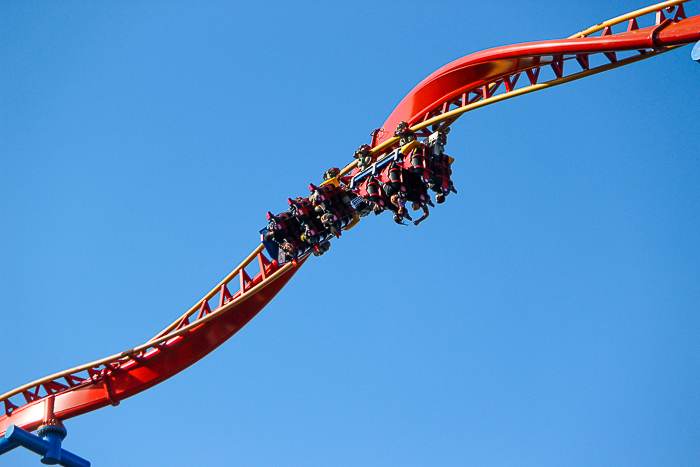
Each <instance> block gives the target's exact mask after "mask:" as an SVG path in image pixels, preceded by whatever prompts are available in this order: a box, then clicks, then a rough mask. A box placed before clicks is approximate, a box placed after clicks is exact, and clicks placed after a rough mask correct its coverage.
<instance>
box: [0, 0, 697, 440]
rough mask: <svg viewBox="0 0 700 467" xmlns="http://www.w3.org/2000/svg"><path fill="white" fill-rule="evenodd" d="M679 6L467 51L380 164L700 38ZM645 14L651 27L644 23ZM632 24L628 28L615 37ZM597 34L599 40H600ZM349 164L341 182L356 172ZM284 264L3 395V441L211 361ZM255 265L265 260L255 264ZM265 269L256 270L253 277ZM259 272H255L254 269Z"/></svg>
mask: <svg viewBox="0 0 700 467" xmlns="http://www.w3.org/2000/svg"><path fill="white" fill-rule="evenodd" d="M687 1H689V0H673V1H667V2H663V3H659V4H657V5H653V6H651V7H648V8H644V9H642V10H638V11H635V12H632V13H629V14H627V15H623V16H620V17H618V18H614V19H612V20H609V21H606V22H603V23H600V24H598V25H596V26H594V27H592V28H589V29H587V30H584V31H581V32H579V33H577V34H575V35H573V36H570V37H569V38H566V39H559V40H551V41H541V42H531V43H524V44H515V45H509V46H504V47H497V48H493V49H489V50H485V51H482V52H477V53H474V54H471V55H467V56H465V57H463V58H461V59H459V60H456V61H454V62H452V63H450V64H448V65H446V66H444V67H442V68H440V69H439V70H437V71H436V72H435V73H433V74H431V75H430V76H428V77H427V78H426V79H425V80H423V81H422V82H421V83H420V84H418V86H416V87H415V88H414V89H413V90H412V91H411V92H410V93H409V94H408V95H407V96H406V97H405V98H404V99H403V100H402V101H401V102H400V103H399V105H398V106H397V107H396V109H395V110H394V111H393V112H392V113H391V114H390V116H389V118H388V119H387V120H386V122H385V123H384V125H383V126H382V127H381V128H380V129H378V130H375V132H374V133H373V140H372V144H371V148H372V149H371V155H372V157H373V159H374V160H375V161H376V160H380V159H381V158H383V157H384V156H385V155H387V154H388V153H389V152H391V151H392V150H394V149H395V148H397V147H398V144H399V138H398V137H394V136H393V132H394V129H395V128H396V127H397V125H398V123H399V122H402V121H404V122H407V123H408V124H409V125H410V127H411V130H412V131H414V132H415V133H416V136H418V137H427V136H429V135H430V134H431V133H432V132H434V131H445V130H446V129H447V128H448V127H449V126H450V125H452V123H454V122H455V120H457V118H459V117H460V116H461V115H462V114H464V113H466V112H469V111H471V110H474V109H477V108H480V107H483V106H485V105H489V104H493V103H496V102H500V101H502V100H505V99H510V98H512V97H516V96H520V95H523V94H527V93H531V92H534V91H538V90H542V89H547V88H550V87H553V86H557V85H560V84H564V83H568V82H571V81H574V80H577V79H581V78H585V77H587V76H591V75H594V74H597V73H601V72H603V71H607V70H611V69H614V68H617V67H620V66H624V65H627V64H630V63H633V62H636V61H639V60H644V59H646V58H650V57H653V56H656V55H658V54H660V53H663V52H666V51H668V50H671V49H673V48H676V47H679V46H682V45H686V44H690V43H694V42H697V41H698V40H699V39H700V36H699V33H700V16H692V17H687V16H686V13H685V9H684V8H683V4H684V3H686V2H687ZM642 17H643V18H644V19H645V20H647V22H650V23H652V24H651V25H649V26H646V27H640V26H641V25H642V23H643V21H642ZM621 23H624V24H626V28H625V29H624V30H622V31H619V32H614V31H613V27H616V26H617V25H619V24H621ZM598 33H599V34H598ZM356 165H357V161H355V162H353V163H351V164H348V165H347V166H345V168H344V169H343V170H342V171H341V174H340V175H341V176H344V175H347V174H350V173H351V172H353V171H354V173H357V169H356ZM306 259H307V256H304V257H301V258H300V259H299V260H298V261H294V262H291V263H286V264H284V265H280V264H278V263H277V262H276V261H270V260H268V259H267V258H266V257H265V255H264V254H263V247H262V246H259V247H258V248H256V249H255V250H254V251H253V252H252V253H251V254H250V255H249V256H248V257H247V258H246V259H245V260H244V261H243V262H241V264H240V265H239V266H238V267H236V268H235V269H234V270H233V271H232V272H231V273H230V274H229V275H228V276H227V277H226V278H224V280H222V281H221V282H220V283H219V284H218V285H217V286H216V287H214V288H213V289H212V290H211V291H210V292H209V293H208V294H207V295H205V296H204V297H203V298H202V299H201V300H200V301H198V302H197V303H196V304H195V305H194V306H193V307H192V308H190V309H189V310H188V311H187V312H186V313H185V314H183V315H182V316H181V317H179V318H178V319H177V320H176V321H174V322H173V323H172V324H171V325H169V326H168V327H166V328H165V329H164V330H163V331H161V332H160V333H158V334H157V335H156V336H155V337H153V338H152V339H151V340H149V341H148V342H146V343H144V344H143V345H140V346H138V347H135V348H133V349H129V350H127V351H125V352H121V353H119V354H115V355H112V356H110V357H107V358H103V359H101V360H97V361H95V362H91V363H88V364H85V365H81V366H78V367H75V368H71V369H69V370H66V371H62V372H60V373H56V374H53V375H50V376H47V377H45V378H41V379H39V380H36V381H33V382H31V383H29V384H26V385H24V386H21V387H19V388H16V389H14V390H12V391H9V392H7V393H5V394H3V395H2V396H0V402H2V404H3V405H2V407H3V408H4V412H3V413H2V415H0V436H2V435H4V434H5V432H6V431H7V428H8V427H9V426H10V425H16V426H18V427H21V428H24V429H26V430H30V431H31V430H35V429H37V428H38V427H39V426H40V425H41V424H42V423H43V422H45V418H46V410H45V409H46V407H53V416H54V417H55V418H56V419H58V420H66V419H68V418H72V417H75V416H78V415H81V414H83V413H86V412H89V411H92V410H96V409H98V408H101V407H105V406H107V405H117V404H119V402H120V401H121V400H123V399H126V398H127V397H130V396H132V395H134V394H137V393H139V392H141V391H144V390H146V389H148V388H150V387H152V386H154V385H156V384H158V383H160V382H161V381H163V380H165V379H167V378H169V377H171V376H173V375H175V374H177V373H179V372H180V371H182V370H184V369H185V368H187V367H188V366H190V365H192V364H193V363H195V362H197V361H198V360H199V359H201V358H203V357H204V356H206V355H207V354H208V353H209V352H211V351H212V350H214V349H215V348H216V347H218V346H219V345H221V344H222V343H223V342H225V341H226V340H227V339H229V338H230V337H231V336H233V334H235V333H236V332H238V330H240V329H241V328H242V327H243V326H245V325H246V324H247V323H248V322H249V321H250V320H251V319H252V318H253V317H254V316H255V315H256V314H257V313H258V312H260V310H262V308H263V307H265V305H267V303H268V302H269V301H270V300H272V298H274V296H275V295H276V294H277V293H278V292H279V291H280V290H281V289H282V287H284V285H286V283H287V282H288V281H289V280H290V279H291V277H292V276H293V275H294V274H295V273H296V271H297V270H298V269H299V267H301V265H302V264H304V262H305V261H306ZM256 260H257V261H256ZM251 263H253V264H255V263H257V271H258V272H257V273H256V274H254V275H253V276H252V277H251V275H250V274H249V273H248V272H246V268H248V269H249V270H250V268H251V266H250V265H251ZM253 267H255V266H253Z"/></svg>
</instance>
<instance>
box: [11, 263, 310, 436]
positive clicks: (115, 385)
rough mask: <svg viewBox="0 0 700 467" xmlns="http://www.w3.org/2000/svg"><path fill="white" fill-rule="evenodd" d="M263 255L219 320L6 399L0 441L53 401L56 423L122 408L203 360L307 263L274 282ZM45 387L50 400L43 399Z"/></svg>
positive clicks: (31, 426)
mask: <svg viewBox="0 0 700 467" xmlns="http://www.w3.org/2000/svg"><path fill="white" fill-rule="evenodd" d="M260 256H262V253H261V254H259V255H258V258H259V262H260V264H261V265H263V269H262V270H261V272H259V273H258V274H257V275H256V276H255V277H254V278H253V279H250V278H249V277H248V275H247V274H246V273H245V272H242V273H241V274H240V275H239V277H240V278H241V280H245V281H246V283H245V284H244V285H245V293H244V294H243V293H242V290H243V289H241V290H239V291H238V292H237V293H236V294H234V295H233V296H231V294H230V293H229V294H227V293H226V292H227V291H226V292H224V293H222V294H220V299H221V302H222V303H224V302H226V301H227V300H228V301H230V300H234V301H236V302H237V303H235V304H232V306H231V308H230V309H228V310H226V311H225V312H223V313H221V315H220V316H217V317H216V318H214V319H212V320H211V321H208V322H206V323H203V324H202V325H201V326H196V327H194V328H193V329H191V330H189V331H188V332H186V333H185V334H184V335H182V336H177V337H173V338H172V339H170V340H168V341H166V342H165V343H163V344H160V345H155V346H154V347H155V348H154V349H151V350H149V351H147V352H145V353H143V354H137V355H130V356H129V357H128V358H125V359H122V360H119V361H118V362H115V363H114V364H108V365H106V366H105V367H104V368H102V369H101V370H99V371H95V370H93V371H89V372H88V373H89V374H90V377H89V378H86V379H83V378H79V377H77V376H74V375H70V376H67V377H65V380H66V382H67V384H65V385H64V384H60V383H58V382H56V381H53V382H50V383H46V384H42V385H39V386H37V387H35V388H33V389H32V390H27V391H23V393H22V394H23V395H24V397H25V399H26V402H27V403H26V404H24V405H20V406H18V405H15V404H13V403H12V402H10V401H9V400H5V401H4V402H5V414H4V415H2V416H0V436H2V435H4V433H5V432H6V430H7V428H8V427H9V426H10V425H17V426H19V427H21V428H23V429H25V430H28V431H33V430H35V429H37V428H38V427H39V426H40V425H41V424H42V422H43V421H44V419H45V415H44V414H45V410H47V407H46V404H47V403H48V401H49V399H51V398H53V401H52V402H53V405H54V407H53V413H54V414H55V418H57V419H59V420H66V419H68V418H72V417H76V416H78V415H81V414H84V413H86V412H90V411H93V410H96V409H99V408H102V407H105V406H107V405H118V404H119V402H120V401H122V400H124V399H126V398H127V397H131V396H133V395H135V394H138V393H139V392H142V391H145V390H146V389H148V388H150V387H152V386H154V385H156V384H158V383H160V382H162V381H164V380H166V379H168V378H170V377H172V376H174V375H175V374H177V373H179V372H180V371H182V370H184V369H185V368H187V367H189V366H190V365H192V364H193V363H195V362H197V361H199V360H200V359H202V358H203V357H205V356H206V355H207V354H209V352H211V351H213V350H214V349H216V348H217V347H218V346H219V345H221V344H223V343H224V342H225V341H226V340H228V339H229V338H230V337H231V336H233V335H234V334H235V333H236V332H238V331H239V330H240V329H241V328H242V327H243V326H245V325H246V324H247V323H248V322H249V321H250V320H251V319H253V318H254V317H255V315H257V314H258V313H259V312H260V310H262V309H263V308H264V307H265V306H266V305H267V304H268V303H269V302H270V300H272V299H273V298H274V297H275V295H277V293H278V292H279V291H280V290H281V289H282V287H284V286H285V285H286V284H287V282H288V281H289V280H290V279H291V278H292V276H293V275H294V274H295V273H296V272H297V271H298V270H299V266H301V265H302V264H303V263H304V261H306V258H304V259H301V260H299V262H298V265H297V267H292V268H290V269H289V270H288V271H286V272H284V273H282V274H280V275H279V276H276V277H271V276H272V275H273V274H274V273H275V272H276V271H278V270H279V269H281V267H280V266H279V265H277V264H276V263H270V262H269V261H268V260H267V259H266V258H265V259H261V258H260ZM241 271H243V270H241ZM233 283H235V282H233ZM208 309H209V305H208V304H207V302H204V303H203V304H202V307H201V308H200V317H201V316H204V315H206V314H208V313H209V311H208ZM183 321H184V319H183ZM42 388H43V389H44V390H45V391H46V392H47V395H44V396H41V395H40V393H39V391H40V390H41V389H42ZM8 412H11V414H8Z"/></svg>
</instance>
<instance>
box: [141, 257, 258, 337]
mask: <svg viewBox="0 0 700 467" xmlns="http://www.w3.org/2000/svg"><path fill="white" fill-rule="evenodd" d="M264 249H265V247H264V246H263V245H262V244H260V245H258V247H257V248H256V249H255V250H253V252H252V253H251V254H249V255H248V257H247V258H246V259H244V260H243V261H242V262H241V264H239V265H238V266H236V267H235V268H234V269H233V271H231V272H230V273H229V274H228V276H226V277H224V278H223V279H222V280H221V282H219V284H218V285H217V286H216V287H214V288H213V289H211V291H210V292H209V293H208V294H206V295H205V296H204V297H203V298H202V299H201V300H200V301H198V302H197V304H196V305H194V306H193V307H192V308H190V309H189V310H187V312H185V314H183V315H182V316H180V317H179V318H178V319H176V320H175V321H173V322H172V324H170V325H169V326H168V327H167V328H165V329H163V330H162V331H161V332H159V333H158V334H156V335H155V336H153V338H151V341H152V340H155V339H157V338H159V337H161V336H164V335H165V334H167V333H169V332H170V331H172V330H173V329H175V328H176V327H177V325H178V324H179V323H180V322H181V321H182V320H183V319H185V318H186V317H188V316H191V315H192V314H194V313H195V312H196V311H198V310H199V309H200V308H201V306H202V303H204V302H206V301H207V300H210V299H211V298H212V297H213V296H214V295H216V294H217V293H219V291H220V290H221V286H222V285H224V284H228V283H229V282H231V279H233V278H234V277H235V276H236V275H237V274H238V273H239V271H240V270H241V269H243V268H244V267H246V266H248V265H249V264H250V263H251V262H252V261H253V260H254V259H255V258H256V257H257V256H258V253H260V252H261V251H263V250H264ZM149 342H150V341H149Z"/></svg>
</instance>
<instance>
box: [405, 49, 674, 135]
mask: <svg viewBox="0 0 700 467" xmlns="http://www.w3.org/2000/svg"><path fill="white" fill-rule="evenodd" d="M675 48H677V47H669V48H667V49H663V50H659V51H652V52H647V53H645V54H640V55H636V56H633V57H629V58H625V59H622V60H618V61H617V62H614V63H608V64H607V65H601V66H599V67H597V68H594V69H591V70H586V71H582V72H579V73H576V74H573V75H569V76H565V77H563V78H557V79H554V80H552V81H547V82H546V83H540V84H532V85H530V86H527V87H524V88H520V89H517V90H515V91H510V92H506V93H503V94H498V95H496V96H493V97H489V98H488V99H484V100H481V101H479V102H475V103H473V104H469V105H465V106H464V107H460V108H458V109H454V110H451V111H449V112H445V113H444V114H441V115H438V116H436V117H433V118H431V119H428V120H426V121H424V122H421V123H419V124H417V125H414V126H413V127H411V130H412V131H420V130H422V129H423V128H427V127H429V126H431V125H435V124H437V123H441V122H443V121H445V120H450V119H456V117H459V116H461V115H463V114H465V113H467V112H470V111H472V110H475V109H478V108H481V107H485V106H487V105H491V104H495V103H496V102H501V101H505V100H507V99H512V98H513V97H518V96H522V95H524V94H529V93H531V92H535V91H540V90H542V89H548V88H553V87H555V86H559V85H560V84H566V83H570V82H572V81H576V80H578V79H581V78H586V77H588V76H593V75H596V74H598V73H603V72H604V71H608V70H613V69H615V68H619V67H621V66H625V65H629V64H631V63H635V62H638V61H641V60H644V59H646V58H651V57H655V56H656V55H659V54H662V53H665V52H667V51H669V50H673V49H675Z"/></svg>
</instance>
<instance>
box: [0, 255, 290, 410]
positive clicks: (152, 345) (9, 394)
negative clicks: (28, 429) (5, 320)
mask: <svg viewBox="0 0 700 467" xmlns="http://www.w3.org/2000/svg"><path fill="white" fill-rule="evenodd" d="M293 267H298V266H294V264H293V263H287V264H285V265H284V266H282V267H281V268H280V269H279V270H277V271H276V272H275V273H274V274H272V275H270V276H268V278H267V279H266V280H264V281H263V282H261V283H260V284H258V285H257V286H255V287H253V288H252V289H250V290H248V291H247V292H246V293H245V294H243V295H241V296H239V297H238V298H236V299H235V300H233V301H231V302H229V303H227V304H226V305H224V306H222V307H221V308H219V309H217V310H215V311H213V312H212V313H210V314H208V315H207V316H204V317H202V318H201V319H198V320H197V321H195V322H193V323H190V324H188V325H187V326H184V327H182V328H180V329H178V330H177V331H173V332H170V333H169V334H166V335H164V336H161V337H158V338H157V339H156V338H154V339H151V340H150V341H148V342H146V343H145V344H142V345H139V346H138V347H134V348H133V349H130V350H125V351H124V352H121V353H118V354H114V355H112V356H110V357H105V358H102V359H100V360H95V361H94V362H90V363H86V364H84V365H80V366H76V367H75V368H71V369H69V370H64V371H61V372H60V373H55V374H53V375H50V376H46V377H44V378H41V379H38V380H36V381H32V382H31V383H27V384H25V385H23V386H20V387H18V388H16V389H13V390H12V391H9V392H6V393H5V394H3V395H1V396H0V402H1V401H4V400H6V399H8V398H9V397H12V396H16V395H17V394H20V393H21V392H22V391H26V390H28V389H33V388H35V387H37V386H39V385H40V384H46V383H50V382H51V381H54V380H56V379H59V378H63V377H66V376H69V375H72V374H75V373H79V372H81V371H87V370H89V369H91V368H96V367H99V366H101V365H106V364H108V363H114V362H117V361H119V360H122V359H124V358H126V357H128V356H129V355H133V354H136V353H139V352H142V351H144V350H148V349H151V348H155V346H157V345H159V344H162V343H164V342H167V341H169V340H171V339H174V338H175V337H177V336H181V335H182V334H185V333H187V332H189V331H190V330H192V329H194V328H196V327H198V326H201V325H202V324H204V323H206V322H208V321H211V320H212V319H214V318H216V317H217V316H219V315H221V314H222V313H226V312H227V311H228V310H230V309H231V308H232V307H233V306H234V305H239V304H240V303H241V302H244V301H246V300H248V298H250V297H252V296H254V295H255V292H258V291H260V290H262V289H264V288H265V287H267V286H268V285H270V284H272V283H273V282H274V281H275V280H277V278H279V276H281V275H282V274H284V273H285V272H287V271H289V270H290V269H291V268H293ZM227 277H228V276H227ZM217 290H218V289H217ZM210 298H211V297H210Z"/></svg>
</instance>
